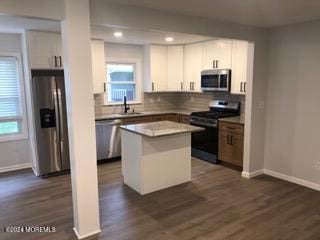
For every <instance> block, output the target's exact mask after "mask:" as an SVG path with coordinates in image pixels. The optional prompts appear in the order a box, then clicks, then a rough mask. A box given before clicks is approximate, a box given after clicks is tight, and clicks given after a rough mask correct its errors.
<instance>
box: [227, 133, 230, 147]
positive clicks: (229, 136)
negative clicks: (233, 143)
mask: <svg viewBox="0 0 320 240" xmlns="http://www.w3.org/2000/svg"><path fill="white" fill-rule="evenodd" d="M229 137H230V136H229V135H227V144H228V145H229Z"/></svg>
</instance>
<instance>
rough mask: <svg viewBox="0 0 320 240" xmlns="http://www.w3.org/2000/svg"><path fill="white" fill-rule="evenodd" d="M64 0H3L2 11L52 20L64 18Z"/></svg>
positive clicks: (0, 11)
mask: <svg viewBox="0 0 320 240" xmlns="http://www.w3.org/2000/svg"><path fill="white" fill-rule="evenodd" d="M62 3H63V1H62V0H1V2H0V13H4V14H9V15H17V16H27V17H36V18H44V19H52V20H60V19H62V18H63V15H64V14H63V4H62Z"/></svg>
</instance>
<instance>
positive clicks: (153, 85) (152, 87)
mask: <svg viewBox="0 0 320 240" xmlns="http://www.w3.org/2000/svg"><path fill="white" fill-rule="evenodd" d="M152 91H154V82H152Z"/></svg>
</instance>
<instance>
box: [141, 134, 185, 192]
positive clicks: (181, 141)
mask: <svg viewBox="0 0 320 240" xmlns="http://www.w3.org/2000/svg"><path fill="white" fill-rule="evenodd" d="M142 149H143V150H142V165H141V167H142V194H146V193H150V192H154V191H157V190H161V189H164V188H168V187H171V186H174V185H178V184H181V183H185V182H189V181H191V133H182V134H175V135H170V136H163V137H156V138H150V137H142Z"/></svg>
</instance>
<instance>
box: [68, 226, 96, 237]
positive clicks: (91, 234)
mask: <svg viewBox="0 0 320 240" xmlns="http://www.w3.org/2000/svg"><path fill="white" fill-rule="evenodd" d="M73 231H74V233H75V234H76V236H77V238H78V239H84V238H87V237H90V236H93V235H96V234H99V233H101V229H98V230H97V231H94V232H91V233H87V234H83V235H80V234H79V233H78V231H77V229H76V228H73Z"/></svg>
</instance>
